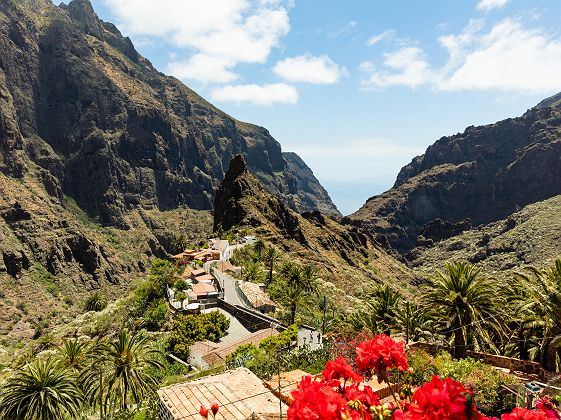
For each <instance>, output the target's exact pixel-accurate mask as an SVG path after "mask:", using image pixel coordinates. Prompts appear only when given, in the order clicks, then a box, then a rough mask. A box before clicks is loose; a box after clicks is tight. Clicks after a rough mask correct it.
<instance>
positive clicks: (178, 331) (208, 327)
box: [167, 311, 230, 360]
mask: <svg viewBox="0 0 561 420" xmlns="http://www.w3.org/2000/svg"><path fill="white" fill-rule="evenodd" d="M229 327H230V320H229V319H228V318H226V316H225V315H224V314H222V313H220V312H218V311H212V312H209V313H206V314H200V315H183V316H180V317H179V318H177V319H176V320H175V321H174V322H173V325H172V329H171V334H170V336H169V339H168V345H167V347H168V349H169V350H170V351H171V352H172V353H173V354H175V355H176V356H177V357H179V358H181V359H183V360H187V359H188V358H189V346H190V345H191V344H193V343H194V342H196V341H202V340H211V341H218V340H220V338H222V337H224V336H225V335H226V331H227V330H228V328H229Z"/></svg>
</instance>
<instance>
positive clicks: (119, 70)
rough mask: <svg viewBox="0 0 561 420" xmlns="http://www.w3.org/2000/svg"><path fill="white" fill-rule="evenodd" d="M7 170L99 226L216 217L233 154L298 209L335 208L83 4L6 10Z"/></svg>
mask: <svg viewBox="0 0 561 420" xmlns="http://www.w3.org/2000/svg"><path fill="white" fill-rule="evenodd" d="M0 20H1V21H2V25H1V26H0V51H2V53H1V56H0V152H1V157H0V169H1V170H2V172H4V173H5V174H7V175H9V176H13V177H20V178H21V177H22V176H24V172H25V171H26V165H25V162H26V161H28V160H32V161H33V162H34V163H35V164H37V165H39V166H40V167H41V168H43V170H44V172H43V174H42V175H41V176H42V181H43V184H44V186H45V188H46V189H47V191H48V192H49V194H50V195H51V196H52V197H53V199H55V200H57V201H59V202H62V201H61V197H62V194H66V195H69V196H71V197H73V198H74V199H75V200H76V202H77V203H78V204H79V205H80V207H82V208H83V209H84V210H86V211H87V212H88V214H89V215H90V216H91V217H95V218H98V219H99V220H100V221H101V222H102V223H103V224H108V225H113V226H119V227H122V228H127V226H126V221H125V217H124V216H125V214H126V213H127V212H128V211H130V210H131V209H136V208H140V207H142V208H158V209H160V210H166V209H173V208H176V207H178V206H182V205H185V206H188V207H190V208H193V209H205V210H210V209H212V206H213V194H214V190H215V188H216V187H217V186H218V185H219V183H220V181H221V180H222V178H223V175H224V172H225V169H226V168H227V165H228V163H229V161H230V159H231V157H232V156H234V155H236V154H242V155H243V156H244V157H245V159H246V161H247V163H248V166H249V168H250V169H251V171H252V172H253V173H254V174H255V175H256V176H257V177H258V178H259V179H260V181H261V182H262V183H263V185H264V187H265V188H266V189H267V191H269V192H271V193H274V194H275V195H277V196H279V197H280V198H281V199H282V200H283V201H284V202H285V203H286V204H287V205H288V206H290V207H291V208H293V209H295V210H297V211H306V210H315V209H322V210H327V211H329V212H330V213H331V214H337V210H336V208H335V206H334V205H333V203H332V202H331V200H330V199H329V196H328V195H327V193H326V192H325V190H324V189H323V188H322V187H321V185H319V182H318V181H317V179H316V178H315V177H314V176H313V174H312V172H311V171H310V170H309V168H307V167H306V165H305V164H304V163H303V162H302V161H301V160H299V159H298V158H297V157H295V156H294V155H287V156H283V153H282V151H281V147H280V145H279V144H278V143H277V142H276V141H275V140H274V139H273V138H272V137H271V135H270V134H269V133H268V131H267V130H265V129H264V128H262V127H257V126H254V125H251V124H246V123H242V122H240V121H236V120H235V119H233V118H232V117H230V116H228V115H227V114H225V113H223V112H222V111H220V110H218V109H217V108H215V107H214V106H212V105H211V104H209V103H208V102H206V101H205V100H204V99H203V98H201V97H200V96H198V95H197V94H196V93H195V92H193V91H192V90H190V89H189V88H187V87H186V86H184V85H183V84H182V83H180V82H179V81H178V80H176V79H174V78H171V77H166V76H164V75H162V74H161V73H159V72H158V71H156V70H155V69H154V68H153V66H152V65H151V64H150V62H149V61H148V60H146V59H145V58H143V57H142V56H140V55H139V54H138V52H137V51H136V50H135V48H134V46H133V45H132V43H131V41H130V39H128V38H126V37H123V36H122V35H121V33H120V32H119V30H118V29H117V28H116V27H115V26H114V25H112V24H110V23H107V22H103V21H102V20H100V19H99V18H98V17H97V16H96V14H95V12H94V10H93V8H92V6H91V4H90V2H89V1H88V0H74V1H72V2H70V3H69V4H68V5H65V4H61V5H60V6H55V5H53V4H52V3H51V2H50V1H48V0H23V1H21V0H18V1H16V0H5V1H2V2H0Z"/></svg>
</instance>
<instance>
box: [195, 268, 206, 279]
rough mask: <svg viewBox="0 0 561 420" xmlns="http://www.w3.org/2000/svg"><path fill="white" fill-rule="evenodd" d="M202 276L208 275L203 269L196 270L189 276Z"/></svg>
mask: <svg viewBox="0 0 561 420" xmlns="http://www.w3.org/2000/svg"><path fill="white" fill-rule="evenodd" d="M204 274H208V273H207V272H206V270H205V269H204V268H197V269H196V270H192V271H191V275H192V276H193V277H197V276H202V275H204Z"/></svg>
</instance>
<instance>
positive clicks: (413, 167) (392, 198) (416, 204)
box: [351, 99, 561, 252]
mask: <svg viewBox="0 0 561 420" xmlns="http://www.w3.org/2000/svg"><path fill="white" fill-rule="evenodd" d="M560 134H561V103H560V102H559V101H558V100H556V99H552V100H550V101H548V100H546V101H544V102H542V104H541V105H539V106H537V107H535V108H532V109H530V110H528V111H527V112H526V113H525V114H524V115H522V116H521V117H518V118H509V119H507V120H504V121H500V122H497V123H496V124H491V125H487V126H482V127H473V126H472V127H468V128H467V129H466V130H465V131H464V132H463V133H461V134H456V135H453V136H450V137H442V138H441V139H440V140H438V141H437V142H436V143H434V144H433V145H432V146H430V147H429V148H428V149H427V151H426V153H425V154H424V155H422V156H418V157H416V158H415V159H413V161H412V162H411V163H410V164H409V165H407V166H405V167H404V168H402V169H401V171H400V173H399V175H398V177H397V180H396V182H395V185H394V186H393V187H392V188H391V189H390V190H389V191H387V192H385V193H383V194H381V195H378V196H375V197H372V198H370V199H369V200H368V201H367V202H366V203H365V204H364V206H363V207H362V208H361V209H359V210H358V211H357V212H356V213H354V214H353V215H351V219H353V220H355V221H358V222H361V223H363V224H366V225H368V226H370V227H371V228H372V229H374V230H375V231H377V232H380V233H384V234H386V235H387V237H388V239H389V241H390V243H391V244H392V246H393V247H395V248H396V249H398V250H399V251H400V252H407V251H409V250H411V249H412V248H414V247H415V245H416V241H417V237H418V235H419V234H420V233H421V231H422V230H423V228H425V225H427V224H428V223H429V222H433V223H434V222H435V221H437V219H440V221H441V222H438V223H443V224H444V225H454V224H455V225H456V226H455V227H453V226H452V230H454V229H455V230H457V229H458V228H460V230H462V229H463V230H465V229H466V228H469V226H470V225H474V226H475V225H479V224H484V223H489V222H492V221H497V220H501V219H504V218H506V217H508V216H509V215H510V214H512V213H513V212H514V211H516V210H518V209H520V208H521V207H523V206H525V205H527V204H530V203H535V202H538V201H541V200H545V199H547V198H550V197H552V196H555V195H558V194H561V170H560V168H561V166H560V165H559V156H561V137H560ZM461 226H463V227H461ZM429 228H430V226H429Z"/></svg>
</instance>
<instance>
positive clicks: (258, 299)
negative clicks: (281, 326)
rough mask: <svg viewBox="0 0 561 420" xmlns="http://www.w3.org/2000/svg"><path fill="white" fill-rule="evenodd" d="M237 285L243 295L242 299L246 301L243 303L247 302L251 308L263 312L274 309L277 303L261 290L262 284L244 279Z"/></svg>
mask: <svg viewBox="0 0 561 420" xmlns="http://www.w3.org/2000/svg"><path fill="white" fill-rule="evenodd" d="M238 287H239V289H240V291H241V293H242V295H243V296H242V299H244V300H245V301H246V302H245V303H246V304H249V305H250V306H251V307H252V308H253V309H255V310H257V311H259V312H261V313H264V314H265V313H268V312H274V311H276V309H277V305H276V304H275V302H273V301H272V300H271V298H269V295H267V293H266V292H265V291H264V290H263V285H258V284H255V283H251V282H248V281H245V282H239V286H238Z"/></svg>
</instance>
